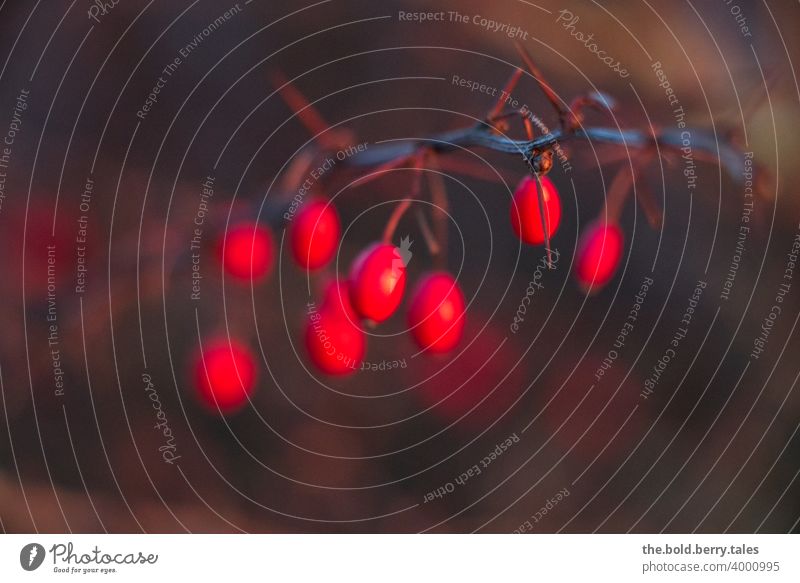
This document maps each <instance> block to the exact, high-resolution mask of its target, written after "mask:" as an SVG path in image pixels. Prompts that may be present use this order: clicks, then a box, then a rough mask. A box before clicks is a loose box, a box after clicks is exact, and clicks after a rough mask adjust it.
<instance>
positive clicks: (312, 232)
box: [289, 201, 466, 376]
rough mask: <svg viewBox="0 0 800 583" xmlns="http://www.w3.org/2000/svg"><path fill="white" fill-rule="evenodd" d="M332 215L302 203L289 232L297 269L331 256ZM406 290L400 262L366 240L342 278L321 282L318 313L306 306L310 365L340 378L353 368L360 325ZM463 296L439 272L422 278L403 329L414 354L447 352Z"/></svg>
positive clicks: (361, 340)
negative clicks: (417, 350) (324, 284)
mask: <svg viewBox="0 0 800 583" xmlns="http://www.w3.org/2000/svg"><path fill="white" fill-rule="evenodd" d="M340 232H341V230H340V226H339V218H338V216H337V214H336V210H335V209H334V207H333V206H332V205H331V204H330V203H328V202H325V201H311V202H309V203H307V204H306V205H304V206H303V207H302V208H301V209H300V211H299V212H298V214H297V216H296V217H295V219H294V221H293V222H292V224H291V225H290V228H289V238H290V241H291V247H292V253H293V255H294V259H295V261H296V262H297V264H298V265H299V266H300V267H302V268H305V269H307V270H309V271H312V270H315V269H319V268H321V267H323V266H324V265H326V264H327V263H328V262H329V261H330V260H331V259H332V258H333V256H334V255H335V254H336V251H337V249H338V247H339V237H340ZM405 289H406V260H405V259H404V258H403V257H402V255H401V253H400V251H399V250H398V248H397V247H395V246H394V245H392V244H391V243H373V244H372V245H370V246H369V247H367V248H366V249H364V250H363V251H362V252H361V253H360V254H359V255H358V257H356V259H355V260H354V261H353V264H352V266H351V268H350V272H349V274H348V277H347V278H346V279H336V280H335V281H334V282H333V283H331V284H329V285H328V287H327V290H326V291H325V294H324V297H323V301H322V302H321V305H320V306H319V308H317V307H316V305H314V304H312V309H311V310H310V312H309V315H308V320H307V322H306V332H305V345H306V350H307V351H308V356H309V358H310V359H311V362H312V363H313V364H314V365H315V366H316V367H317V368H318V369H319V370H320V371H322V372H323V373H325V374H329V375H335V376H341V375H348V374H351V373H352V372H354V371H355V370H358V369H360V367H361V363H362V361H363V359H364V355H365V353H366V345H367V338H366V333H365V332H364V329H363V323H364V322H372V323H374V324H379V323H381V322H384V321H386V320H387V319H389V318H390V317H391V316H392V315H393V314H394V313H395V312H396V311H397V309H398V308H399V307H400V304H401V302H402V300H403V296H404V294H405ZM465 309H466V307H465V302H464V296H463V294H462V292H461V289H460V288H459V286H458V283H457V282H456V281H455V280H454V279H453V278H452V277H451V276H450V275H449V274H446V273H440V272H435V273H431V274H428V275H426V276H425V277H423V279H422V280H421V281H420V282H419V284H418V285H417V287H416V289H415V290H414V292H413V293H412V296H411V303H410V307H409V310H408V326H409V330H410V333H411V336H412V338H413V339H414V341H415V342H416V343H417V345H418V346H419V347H420V349H422V350H424V351H427V352H430V353H445V352H449V351H450V350H452V349H453V348H455V346H456V345H457V344H458V342H459V340H460V339H461V336H462V334H463V330H464V317H465Z"/></svg>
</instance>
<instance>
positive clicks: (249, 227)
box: [219, 221, 275, 281]
mask: <svg viewBox="0 0 800 583" xmlns="http://www.w3.org/2000/svg"><path fill="white" fill-rule="evenodd" d="M274 247H275V245H274V243H273V242H272V234H271V233H270V230H269V229H268V228H267V227H264V226H262V225H259V224H258V223H255V222H249V221H248V222H243V223H239V224H237V225H234V226H233V227H232V228H230V229H229V230H228V232H227V233H225V237H224V239H223V240H222V242H221V243H220V249H219V251H220V256H221V259H222V266H223V268H224V269H225V272H226V273H227V274H228V275H230V276H232V277H234V278H236V279H238V280H241V281H259V280H262V279H264V277H266V275H267V274H268V273H269V272H270V270H271V269H272V262H273V256H274V254H275V250H274Z"/></svg>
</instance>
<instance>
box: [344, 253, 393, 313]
mask: <svg viewBox="0 0 800 583" xmlns="http://www.w3.org/2000/svg"><path fill="white" fill-rule="evenodd" d="M405 288H406V266H405V261H404V260H403V258H402V257H401V256H400V251H399V250H398V249H397V248H396V247H395V246H394V245H391V244H389V243H374V244H373V245H371V246H369V247H367V248H366V249H365V250H364V251H362V252H361V254H360V255H359V256H358V257H357V258H356V260H355V262H354V263H353V267H352V268H351V270H350V301H351V302H352V303H353V308H354V309H355V311H356V313H357V314H358V315H359V316H361V317H362V318H365V319H368V320H372V321H374V322H383V321H384V320H386V319H387V318H388V317H389V316H391V315H392V314H393V313H394V312H395V310H396V309H397V307H398V306H399V305H400V301H401V300H402V299H403V291H405Z"/></svg>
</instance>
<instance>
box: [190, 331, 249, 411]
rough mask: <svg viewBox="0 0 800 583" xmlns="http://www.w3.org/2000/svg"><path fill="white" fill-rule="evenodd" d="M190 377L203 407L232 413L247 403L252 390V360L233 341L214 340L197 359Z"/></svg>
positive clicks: (237, 343)
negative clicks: (193, 378) (193, 380)
mask: <svg viewBox="0 0 800 583" xmlns="http://www.w3.org/2000/svg"><path fill="white" fill-rule="evenodd" d="M194 375H195V383H196V387H197V394H198V397H199V398H200V401H201V402H202V403H203V405H205V406H206V407H207V408H208V409H209V410H210V411H214V412H217V411H218V410H219V411H221V412H222V413H224V414H230V413H234V412H236V411H238V410H239V409H241V408H242V407H243V406H244V404H245V403H247V400H248V398H249V397H250V395H251V394H252V393H253V389H254V388H255V382H256V365H255V359H254V357H253V355H252V353H251V352H250V350H249V349H248V348H247V347H246V346H244V345H243V344H241V343H239V342H237V341H235V340H230V341H228V340H225V339H221V340H215V341H212V342H211V343H209V344H207V345H206V348H205V350H204V351H203V353H202V354H201V355H200V356H199V357H198V358H197V361H196V363H195V367H194Z"/></svg>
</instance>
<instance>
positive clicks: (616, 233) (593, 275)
mask: <svg viewBox="0 0 800 583" xmlns="http://www.w3.org/2000/svg"><path fill="white" fill-rule="evenodd" d="M539 181H540V183H541V187H542V197H541V205H542V208H541V210H540V206H539V205H540V199H539V196H538V192H537V184H536V179H535V178H533V177H531V176H526V177H525V178H523V179H522V181H521V182H520V183H519V186H517V189H516V191H515V192H514V198H513V201H512V204H511V226H512V227H513V228H514V232H515V233H516V234H517V236H518V237H519V238H520V239H521V240H522V241H523V242H525V243H528V244H530V245H542V244H543V243H544V242H545V241H547V240H549V239H551V238H552V237H553V235H555V233H556V231H557V230H558V225H559V224H560V223H561V199H560V197H559V195H558V190H557V189H556V187H555V185H554V184H553V182H552V181H551V180H550V179H549V178H548V177H547V176H542V177H540V178H539ZM542 211H543V212H542ZM543 216H544V223H543V221H542V217H543ZM545 233H547V238H545ZM623 243H624V236H623V234H622V229H621V228H620V227H619V225H617V224H616V223H611V222H608V223H607V222H605V221H603V220H597V221H595V222H593V223H591V224H590V225H589V227H587V229H586V230H585V231H584V233H583V234H582V235H581V238H580V241H579V243H578V251H577V254H576V256H575V278H576V279H577V280H578V283H579V284H580V286H581V287H582V288H583V290H584V291H586V292H587V293H592V292H596V291H599V290H600V289H601V288H602V287H603V286H605V285H606V284H607V283H608V282H609V281H611V278H612V277H614V273H615V272H616V270H617V267H618V266H619V263H620V260H621V259H622V252H623Z"/></svg>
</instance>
